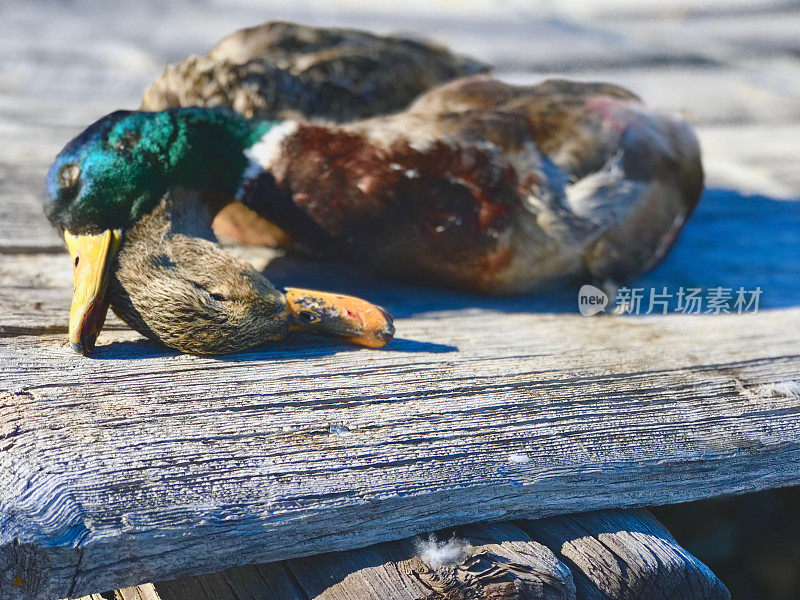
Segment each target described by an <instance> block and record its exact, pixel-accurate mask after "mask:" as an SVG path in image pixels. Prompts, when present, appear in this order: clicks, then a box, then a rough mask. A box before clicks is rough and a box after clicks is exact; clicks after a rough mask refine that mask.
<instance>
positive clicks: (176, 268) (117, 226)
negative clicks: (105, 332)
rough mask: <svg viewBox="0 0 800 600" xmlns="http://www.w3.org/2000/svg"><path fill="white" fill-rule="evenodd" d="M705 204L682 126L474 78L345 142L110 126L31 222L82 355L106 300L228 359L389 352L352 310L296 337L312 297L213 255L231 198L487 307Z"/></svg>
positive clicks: (334, 251)
mask: <svg viewBox="0 0 800 600" xmlns="http://www.w3.org/2000/svg"><path fill="white" fill-rule="evenodd" d="M701 188H702V170H701V165H700V153H699V149H698V145H697V141H696V139H695V137H694V135H693V134H692V132H691V129H690V128H689V127H688V125H687V124H686V123H684V122H682V121H679V120H676V119H673V118H671V117H668V116H664V115H660V114H658V113H656V112H653V111H650V110H648V109H647V108H646V107H645V106H644V105H643V104H642V103H641V102H640V101H639V100H638V99H637V98H636V97H635V96H634V95H633V94H631V93H630V92H628V91H626V90H624V89H621V88H619V87H616V86H612V85H607V84H593V83H575V82H568V81H562V80H552V81H546V82H544V83H541V84H538V85H534V86H513V85H508V84H505V83H502V82H500V81H497V80H495V79H491V78H489V77H485V76H475V77H471V78H466V79H462V80H457V81H456V82H453V83H450V84H447V85H445V86H442V87H440V88H437V89H435V90H433V91H431V92H428V93H427V94H425V95H423V96H422V97H420V98H419V99H418V100H417V101H416V102H414V103H413V104H412V105H411V106H410V107H409V108H408V109H407V110H406V111H404V112H401V113H397V114H394V115H390V116H382V117H375V118H372V119H367V120H363V121H358V122H353V123H348V124H341V125H337V124H323V123H309V122H303V121H294V120H287V121H281V122H276V121H268V120H260V119H246V118H244V117H242V116H241V115H238V114H236V113H234V112H230V111H220V110H213V109H207V108H188V109H168V110H165V111H162V112H150V113H149V112H117V113H113V114H111V115H109V116H107V117H105V118H103V119H101V120H100V121H98V122H97V123H95V124H93V125H92V126H90V127H89V128H88V129H87V130H86V131H85V132H84V133H82V134H81V135H80V136H79V137H78V138H76V139H75V140H73V141H72V142H70V143H69V144H68V145H67V146H66V148H65V149H64V150H63V151H62V152H61V153H60V154H59V155H58V157H57V158H56V161H55V162H54V164H53V165H52V167H51V168H50V171H49V173H48V176H47V191H48V194H47V198H46V202H45V211H46V214H47V216H48V217H49V219H50V220H51V222H52V223H53V224H54V225H55V226H57V227H58V228H60V229H61V230H63V231H64V232H65V236H66V239H67V243H68V245H69V247H70V251H71V254H72V256H73V260H74V261H75V265H76V271H75V278H76V291H75V299H74V303H73V312H72V313H71V321H70V322H71V327H70V331H71V334H70V335H71V339H72V342H73V344H74V345H75V346H76V347H77V349H78V350H84V351H86V350H88V349H90V348H91V346H92V345H93V343H94V339H95V337H96V332H97V330H98V324H99V323H101V321H102V315H104V310H103V308H102V307H103V305H104V304H105V305H107V302H108V301H110V303H111V306H112V308H113V309H114V311H115V312H116V313H117V314H118V315H119V316H120V317H121V318H122V319H123V320H125V321H126V322H127V323H128V324H129V325H131V326H132V327H133V328H134V329H137V330H138V331H140V332H141V333H143V334H144V335H147V336H148V337H151V338H154V339H157V340H160V341H161V342H163V343H165V344H167V345H170V346H173V347H175V348H178V349H180V350H185V351H190V352H226V351H232V350H238V349H242V348H246V347H250V346H252V345H254V344H257V343H261V342H263V341H266V340H268V339H275V338H278V337H280V336H281V335H283V334H284V333H285V332H286V331H287V328H288V327H291V326H295V327H306V328H308V327H311V328H313V327H317V328H319V327H322V328H323V332H325V333H330V332H331V330H333V331H334V334H335V335H339V336H340V337H347V338H349V339H355V340H356V341H359V340H361V341H362V343H367V344H368V345H379V344H380V343H383V342H385V340H386V339H388V338H389V337H390V336H391V321H390V319H389V318H388V317H386V316H385V314H384V313H383V312H382V311H380V310H379V309H377V308H376V307H372V306H371V305H368V304H353V306H349V303H351V302H352V303H356V301H355V300H350V299H348V300H346V301H345V300H342V301H340V302H333V305H334V307H333V308H332V309H324V310H314V311H311V314H310V315H306V317H305V318H306V319H308V320H310V321H312V322H311V323H310V324H309V325H308V326H306V325H305V324H303V323H302V322H301V321H300V316H301V314H302V313H301V310H302V309H303V307H305V306H306V305H309V304H314V302H316V301H317V300H316V299H315V298H314V296H313V294H311V295H306V296H304V295H303V294H304V293H303V292H300V293H298V294H297V297H298V298H299V301H294V302H292V300H296V298H289V297H288V296H290V295H291V294H284V295H281V293H280V292H278V291H276V290H274V288H272V286H270V285H269V283H268V282H267V281H266V280H264V279H263V277H262V276H261V275H259V274H258V273H256V272H255V271H253V270H252V269H251V268H249V267H246V266H244V265H242V264H241V263H238V262H237V261H235V260H234V259H233V258H232V257H230V256H228V255H227V254H226V253H225V252H224V251H223V250H221V249H220V248H218V247H217V246H216V245H214V244H213V241H211V240H213V234H212V232H211V228H210V223H211V219H212V218H213V216H214V214H216V212H217V211H218V210H219V209H220V207H222V206H224V205H225V204H226V203H227V202H230V201H231V200H233V199H236V200H238V201H240V202H242V203H243V204H245V205H246V206H248V207H250V208H251V209H252V210H254V211H255V212H256V213H258V214H259V215H262V216H264V217H265V218H267V219H268V220H270V221H272V222H275V223H277V224H278V225H279V226H280V227H281V228H282V229H283V230H285V231H287V232H288V233H289V235H290V236H291V239H292V240H293V243H294V244H297V245H300V246H303V247H305V248H306V249H308V250H309V251H311V252H312V253H315V254H318V255H325V256H330V257H335V258H338V259H340V260H343V261H346V262H350V263H353V264H356V265H358V266H360V267H362V268H365V269H367V270H369V271H372V272H377V273H380V274H384V275H390V276H393V277H401V278H406V279H412V280H417V281H427V282H433V283H436V284H442V285H448V286H453V287H457V288H461V289H467V290H474V291H480V292H485V293H493V294H497V293H513V292H529V291H536V290H540V289H543V288H544V287H547V286H549V285H552V284H554V283H556V282H559V281H564V280H567V279H581V278H582V279H584V280H591V281H596V282H606V281H609V280H611V281H622V280H624V279H627V278H628V277H630V276H632V275H635V274H636V273H639V272H641V271H643V270H645V269H647V268H649V267H650V266H652V265H653V264H654V263H655V262H656V261H658V260H659V259H660V258H661V257H662V256H663V255H664V254H665V252H666V251H667V249H668V248H669V246H670V245H671V244H672V242H673V241H674V240H675V238H676V236H677V234H678V232H679V230H680V228H681V226H682V225H683V223H684V222H685V220H686V218H687V217H688V216H689V214H690V213H691V211H692V209H693V207H694V206H695V204H696V203H697V200H698V198H699V195H700V191H701ZM108 282H110V284H109V286H108V294H107V295H106V294H105V286H106V285H107V283H108ZM309 298H310V299H309ZM325 302H330V299H329V298H328V297H326V298H324V302H323V301H320V302H318V304H320V303H322V304H324V303H325ZM237 311H238V312H237ZM331 314H333V315H334V319H333V321H334V324H333V325H332V326H331V325H330V324H329V323H328V321H326V318H327V319H328V320H330V315H331ZM364 315H367V316H366V317H365V316H364ZM342 321H345V322H344V323H343V322H342ZM256 324H257V325H258V326H256ZM256 330H258V333H255V331H256Z"/></svg>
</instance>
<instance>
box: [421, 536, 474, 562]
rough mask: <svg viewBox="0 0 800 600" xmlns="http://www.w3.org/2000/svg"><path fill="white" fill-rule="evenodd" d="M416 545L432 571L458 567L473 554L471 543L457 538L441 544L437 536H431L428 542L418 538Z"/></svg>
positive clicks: (423, 560)
mask: <svg viewBox="0 0 800 600" xmlns="http://www.w3.org/2000/svg"><path fill="white" fill-rule="evenodd" d="M414 545H415V548H416V551H417V554H418V555H419V557H420V559H422V562H424V563H425V564H426V565H428V566H429V567H431V568H432V569H440V568H442V567H457V566H458V565H460V564H461V563H463V562H464V561H465V560H466V559H467V558H469V556H470V555H471V554H472V546H470V544H469V542H467V541H466V540H460V539H458V538H456V537H452V538H450V539H449V540H447V541H446V542H440V541H439V540H438V539H436V536H435V535H430V536H429V537H428V539H426V540H424V539H421V538H417V540H416V542H415V543H414Z"/></svg>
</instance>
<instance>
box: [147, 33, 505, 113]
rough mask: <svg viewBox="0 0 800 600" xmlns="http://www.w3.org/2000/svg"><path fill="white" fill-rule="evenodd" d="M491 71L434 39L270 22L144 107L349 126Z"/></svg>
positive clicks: (172, 74)
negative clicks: (210, 109)
mask: <svg viewBox="0 0 800 600" xmlns="http://www.w3.org/2000/svg"><path fill="white" fill-rule="evenodd" d="M488 70H489V67H488V65H486V64H484V63H481V62H480V61H477V60H475V59H472V58H469V57H466V56H459V55H456V54H453V53H452V52H450V51H449V50H447V49H446V48H444V47H442V46H439V45H437V44H435V43H433V42H431V41H427V40H418V39H412V38H409V37H399V36H391V35H386V36H382V35H375V34H371V33H367V32H365V31H359V30H356V29H343V28H335V27H333V28H323V27H310V26H308V25H299V24H296V23H288V22H285V21H270V22H267V23H263V24H261V25H258V26H255V27H249V28H247V29H241V30H239V31H235V32H233V33H232V34H230V35H228V36H226V37H225V38H223V39H222V40H221V41H220V42H219V43H217V45H216V46H214V47H213V48H212V49H211V50H210V51H209V52H208V54H206V55H205V56H194V55H193V56H190V57H188V58H187V59H185V60H183V61H181V62H180V63H177V64H174V65H169V66H167V68H166V69H165V70H164V72H163V73H162V74H161V75H160V76H159V77H158V79H156V80H155V81H154V82H153V84H152V85H151V86H150V87H149V88H148V89H147V90H146V91H145V93H144V96H143V98H142V104H141V107H140V108H141V109H142V110H150V111H159V110H164V109H167V108H171V107H191V106H207V107H220V108H231V109H233V110H235V111H236V112H238V113H240V114H242V115H244V116H245V117H248V118H258V119H273V120H274V119H278V120H284V119H288V118H303V119H309V120H315V119H316V120H319V119H322V120H325V121H335V122H343V121H352V120H355V119H363V118H366V117H371V116H375V115H383V114H389V113H392V112H396V111H399V110H402V109H404V108H405V107H406V106H408V104H410V103H411V102H412V101H413V100H414V99H415V98H416V97H417V96H419V95H420V94H421V93H422V92H425V91H427V90H429V89H431V88H433V87H435V86H437V85H440V84H442V83H445V82H448V81H451V80H453V79H457V78H459V77H464V76H468V75H474V74H477V73H482V72H485V71H488Z"/></svg>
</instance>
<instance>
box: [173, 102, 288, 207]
mask: <svg viewBox="0 0 800 600" xmlns="http://www.w3.org/2000/svg"><path fill="white" fill-rule="evenodd" d="M276 125H277V123H275V122H270V121H255V120H248V119H245V118H244V117H242V116H240V115H237V114H235V113H231V112H227V111H215V110H208V109H177V110H176V112H175V113H174V131H173V139H172V140H171V142H170V144H169V145H168V146H167V151H166V152H165V154H164V155H162V158H161V160H163V162H164V165H165V167H166V172H167V181H168V182H169V184H170V186H169V187H185V188H187V189H195V190H198V191H202V192H203V194H204V195H207V196H208V197H211V198H214V197H227V198H228V199H230V198H231V197H232V196H234V195H235V194H236V192H237V191H238V189H239V187H240V184H241V182H242V178H243V177H244V173H245V171H246V170H247V167H248V161H249V157H248V155H247V153H248V149H249V148H250V147H251V146H253V145H254V144H257V143H258V142H259V141H260V140H261V139H262V138H263V137H264V135H265V134H266V133H267V132H268V131H269V130H270V129H272V128H273V127H275V126H276Z"/></svg>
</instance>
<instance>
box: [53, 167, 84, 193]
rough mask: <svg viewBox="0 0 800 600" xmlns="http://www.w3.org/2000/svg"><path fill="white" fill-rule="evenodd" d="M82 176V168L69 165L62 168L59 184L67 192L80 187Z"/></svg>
mask: <svg viewBox="0 0 800 600" xmlns="http://www.w3.org/2000/svg"><path fill="white" fill-rule="evenodd" d="M80 176H81V168H80V167H79V166H78V165H76V164H68V165H64V166H63V167H61V170H60V171H59V172H58V183H59V184H60V185H61V187H62V188H63V189H65V190H68V189H71V188H74V187H75V186H77V185H78V179H80Z"/></svg>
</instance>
